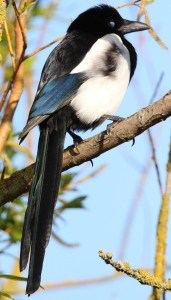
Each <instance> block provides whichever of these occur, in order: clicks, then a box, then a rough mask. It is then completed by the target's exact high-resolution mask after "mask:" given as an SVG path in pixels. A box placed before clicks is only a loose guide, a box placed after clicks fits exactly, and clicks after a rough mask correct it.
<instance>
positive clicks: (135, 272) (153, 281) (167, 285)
mask: <svg viewBox="0 0 171 300" xmlns="http://www.w3.org/2000/svg"><path fill="white" fill-rule="evenodd" d="M98 254H99V256H100V257H101V258H102V259H103V260H104V261H105V263H106V264H110V265H111V266H112V267H113V268H115V270H116V271H118V272H122V273H125V274H126V275H128V276H130V277H131V278H134V279H136V280H138V281H139V282H140V283H141V284H145V285H149V286H153V287H155V288H158V289H162V290H164V291H170V290H171V280H168V282H163V281H162V280H161V279H160V278H158V277H156V276H154V275H152V274H150V273H149V272H148V271H146V270H144V269H141V268H138V269H131V266H130V264H129V263H128V262H122V261H120V260H119V261H117V262H114V261H113V260H112V257H113V254H112V253H110V252H104V251H103V250H99V252H98Z"/></svg>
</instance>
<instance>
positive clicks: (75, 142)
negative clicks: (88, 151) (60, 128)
mask: <svg viewBox="0 0 171 300" xmlns="http://www.w3.org/2000/svg"><path fill="white" fill-rule="evenodd" d="M67 132H68V133H69V135H70V136H71V137H72V138H73V143H74V146H75V148H76V149H77V151H78V148H77V146H78V144H79V143H80V142H82V141H83V139H82V138H81V137H80V136H79V135H78V134H76V133H74V132H73V131H71V130H70V129H68V130H67ZM78 152H79V151H78ZM89 161H90V162H91V165H92V167H93V161H92V160H91V159H90V160H89Z"/></svg>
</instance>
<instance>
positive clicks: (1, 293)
mask: <svg viewBox="0 0 171 300" xmlns="http://www.w3.org/2000/svg"><path fill="white" fill-rule="evenodd" d="M0 295H1V296H4V297H6V298H10V299H13V300H14V298H12V297H11V296H10V295H9V294H7V293H3V292H1V291H0Z"/></svg>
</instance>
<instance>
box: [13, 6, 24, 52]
mask: <svg viewBox="0 0 171 300" xmlns="http://www.w3.org/2000/svg"><path fill="white" fill-rule="evenodd" d="M12 6H13V7H14V11H15V14H16V17H17V21H18V24H19V26H20V30H21V34H22V37H23V43H24V45H23V48H24V49H26V48H27V39H26V35H25V32H24V28H23V25H22V23H21V20H20V13H19V11H18V9H17V6H16V4H15V1H14V0H12Z"/></svg>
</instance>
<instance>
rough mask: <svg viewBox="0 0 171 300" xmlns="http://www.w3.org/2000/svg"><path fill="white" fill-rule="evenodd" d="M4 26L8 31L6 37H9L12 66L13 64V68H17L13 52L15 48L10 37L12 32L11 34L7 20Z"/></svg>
mask: <svg viewBox="0 0 171 300" xmlns="http://www.w3.org/2000/svg"><path fill="white" fill-rule="evenodd" d="M4 28H5V33H6V37H7V42H8V49H9V53H10V55H11V61H12V66H13V69H15V58H14V53H13V49H12V45H11V39H10V34H9V30H8V26H7V22H6V20H5V22H4Z"/></svg>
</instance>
